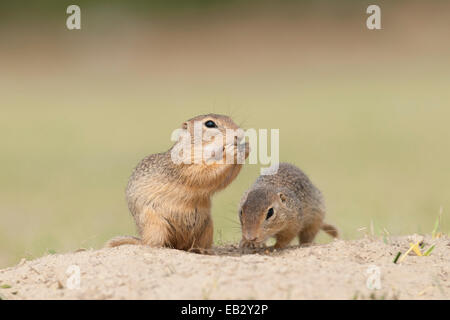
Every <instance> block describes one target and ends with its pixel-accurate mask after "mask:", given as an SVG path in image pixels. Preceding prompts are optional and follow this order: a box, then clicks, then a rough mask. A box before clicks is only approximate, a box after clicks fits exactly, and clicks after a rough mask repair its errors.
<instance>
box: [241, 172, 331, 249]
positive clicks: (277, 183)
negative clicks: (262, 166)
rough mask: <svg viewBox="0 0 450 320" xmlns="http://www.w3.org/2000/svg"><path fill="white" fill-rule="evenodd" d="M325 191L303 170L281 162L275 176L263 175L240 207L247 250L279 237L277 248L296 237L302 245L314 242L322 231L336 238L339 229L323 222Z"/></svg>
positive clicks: (243, 242)
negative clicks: (323, 193) (320, 189)
mask: <svg viewBox="0 0 450 320" xmlns="http://www.w3.org/2000/svg"><path fill="white" fill-rule="evenodd" d="M324 216H325V205H324V200H323V197H322V194H321V192H320V191H319V189H317V188H316V187H315V186H314V185H313V184H312V182H311V181H310V180H309V178H308V177H307V176H306V174H304V173H303V172H302V171H301V170H300V169H298V168H297V167H295V166H294V165H291V164H289V163H280V166H279V169H278V172H277V173H276V174H274V175H261V176H260V177H258V179H257V180H256V181H255V183H254V184H253V185H252V186H251V188H250V189H249V190H248V191H247V192H246V193H245V194H244V196H243V197H242V199H241V203H240V206H239V219H240V221H241V227H242V240H241V243H240V246H241V247H243V248H257V247H261V246H264V243H265V241H266V240H267V239H268V238H270V237H275V239H276V243H275V246H274V248H283V247H286V246H287V245H288V244H289V243H290V242H291V241H292V240H293V239H294V238H295V237H296V236H298V237H299V241H300V243H301V244H303V243H310V242H312V241H313V239H314V237H315V236H316V234H317V233H318V232H319V230H320V229H322V230H324V231H325V232H327V233H328V234H329V235H331V236H333V237H337V236H338V231H337V229H336V228H335V227H334V226H332V225H329V224H325V223H324V222H323V219H324Z"/></svg>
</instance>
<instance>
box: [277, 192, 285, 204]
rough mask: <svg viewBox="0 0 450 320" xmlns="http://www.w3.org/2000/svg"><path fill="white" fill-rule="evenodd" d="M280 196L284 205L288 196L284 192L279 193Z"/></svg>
mask: <svg viewBox="0 0 450 320" xmlns="http://www.w3.org/2000/svg"><path fill="white" fill-rule="evenodd" d="M278 196H279V197H280V200H281V202H282V203H285V202H286V196H285V195H284V193H283V192H278Z"/></svg>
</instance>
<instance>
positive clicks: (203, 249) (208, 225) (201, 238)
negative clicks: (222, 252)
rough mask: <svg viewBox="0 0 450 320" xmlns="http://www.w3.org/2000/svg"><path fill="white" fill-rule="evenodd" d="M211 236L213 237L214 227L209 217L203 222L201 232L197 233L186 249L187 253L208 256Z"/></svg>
mask: <svg viewBox="0 0 450 320" xmlns="http://www.w3.org/2000/svg"><path fill="white" fill-rule="evenodd" d="M213 235H214V227H213V221H212V219H211V218H210V217H208V219H207V220H206V221H205V226H204V227H203V230H202V231H201V232H200V233H199V235H198V236H197V238H196V239H194V242H193V244H192V246H191V248H189V249H188V251H189V252H193V253H200V254H208V253H210V250H209V249H211V247H212V244H213Z"/></svg>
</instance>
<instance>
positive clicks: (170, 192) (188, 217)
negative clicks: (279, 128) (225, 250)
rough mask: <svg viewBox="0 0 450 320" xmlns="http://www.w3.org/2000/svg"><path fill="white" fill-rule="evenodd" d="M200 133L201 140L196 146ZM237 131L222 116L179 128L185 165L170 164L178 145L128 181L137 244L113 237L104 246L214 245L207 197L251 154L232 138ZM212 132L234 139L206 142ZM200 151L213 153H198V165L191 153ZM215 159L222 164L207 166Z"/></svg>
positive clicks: (237, 137) (146, 160)
mask: <svg viewBox="0 0 450 320" xmlns="http://www.w3.org/2000/svg"><path fill="white" fill-rule="evenodd" d="M198 130H200V134H201V135H202V138H201V140H200V143H197V144H196V143H195V141H198V140H195V139H196V138H195V137H196V133H198ZM233 130H234V131H233ZM239 131H242V130H241V129H240V128H239V127H238V126H237V125H236V124H235V123H234V122H233V120H231V118H229V117H227V116H224V115H217V114H208V115H200V116H197V117H194V118H192V119H190V120H188V121H186V122H185V123H183V125H182V128H181V129H180V132H181V134H180V137H179V140H178V142H180V141H181V139H182V138H183V137H184V138H186V137H188V138H187V139H188V140H185V141H187V142H186V143H185V145H187V147H188V149H190V151H191V152H188V153H186V154H187V155H186V154H184V155H183V157H184V158H183V160H186V159H187V160H189V161H186V162H185V161H183V162H181V163H177V162H175V161H174V158H173V154H174V151H175V148H176V146H177V143H178V142H177V143H175V144H174V146H172V147H171V148H170V149H169V150H168V151H166V152H164V153H158V154H152V155H149V156H147V157H146V158H144V159H143V160H142V161H141V162H140V163H139V164H138V166H137V167H136V168H135V170H134V172H133V174H132V175H131V177H130V179H129V182H128V186H127V189H126V198H127V202H128V208H129V209H130V212H131V214H132V215H133V218H134V220H135V222H136V226H137V231H138V233H139V236H140V238H136V237H126V236H121V237H116V238H113V239H111V240H110V241H109V242H108V243H107V244H106V246H108V247H116V246H120V245H122V244H144V245H149V246H152V247H170V248H175V249H181V250H189V249H208V248H210V247H211V246H212V242H213V222H212V219H211V196H212V195H213V194H214V193H215V192H217V191H219V190H221V189H224V188H225V187H226V186H228V185H229V184H230V183H231V182H232V181H233V180H234V179H235V178H236V176H237V175H238V174H239V171H240V170H241V167H242V162H239V161H236V160H237V158H238V155H240V156H242V158H244V160H245V158H247V157H248V154H249V146H248V143H241V142H243V137H244V136H243V135H240V134H237V133H236V134H235V132H239ZM211 132H215V133H219V134H220V135H221V137H225V136H227V134H228V133H229V132H232V134H233V136H231V138H232V139H231V140H229V139H227V140H225V139H224V138H223V139H222V140H219V141H215V140H216V139H214V140H213V141H210V140H211V139H210V140H208V139H204V136H208V135H211ZM198 145H200V147H201V148H202V149H201V150H210V151H211V150H215V153H211V155H210V157H209V158H208V156H205V154H204V153H202V151H201V152H200V158H201V159H199V153H197V152H196V151H195V150H196V148H197V147H198ZM218 146H220V150H218V149H219V147H218ZM197 150H198V149H197ZM230 150H231V151H230ZM219 151H220V152H219ZM177 152H178V151H177ZM226 152H230V153H229V154H231V156H232V157H234V159H233V161H228V159H226V156H227V155H226ZM218 155H220V160H225V159H226V161H223V163H218V162H217V161H210V160H219V159H218ZM186 157H187V158H186ZM230 162H232V163H230Z"/></svg>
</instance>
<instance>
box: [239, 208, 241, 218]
mask: <svg viewBox="0 0 450 320" xmlns="http://www.w3.org/2000/svg"><path fill="white" fill-rule="evenodd" d="M239 215H240V216H241V217H242V209H241V210H239Z"/></svg>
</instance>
